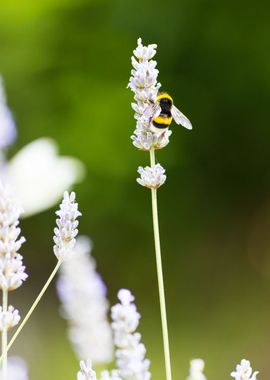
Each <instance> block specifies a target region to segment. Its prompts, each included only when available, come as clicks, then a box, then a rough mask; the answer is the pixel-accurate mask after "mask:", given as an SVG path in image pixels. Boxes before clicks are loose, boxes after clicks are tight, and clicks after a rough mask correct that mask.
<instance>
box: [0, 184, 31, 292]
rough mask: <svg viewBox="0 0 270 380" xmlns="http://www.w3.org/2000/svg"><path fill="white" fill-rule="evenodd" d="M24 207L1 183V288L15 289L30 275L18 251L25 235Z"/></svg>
mask: <svg viewBox="0 0 270 380" xmlns="http://www.w3.org/2000/svg"><path fill="white" fill-rule="evenodd" d="M22 211H23V210H22V208H21V207H20V206H19V205H18V204H17V203H16V201H14V200H13V199H12V198H11V196H10V192H9V190H8V189H7V188H6V187H4V186H3V185H2V184H1V183H0V289H2V290H3V289H4V290H5V289H6V290H9V291H10V290H14V289H16V288H18V287H19V286H21V284H22V282H23V281H25V280H26V278H27V277H28V276H27V274H26V273H25V267H24V265H23V263H22V256H21V255H20V254H19V253H18V251H19V250H20V248H21V246H22V244H23V243H24V242H25V238H24V237H20V238H19V235H20V232H21V230H20V228H19V227H18V224H19V217H20V215H21V213H22Z"/></svg>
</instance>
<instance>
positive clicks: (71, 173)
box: [4, 138, 84, 216]
mask: <svg viewBox="0 0 270 380" xmlns="http://www.w3.org/2000/svg"><path fill="white" fill-rule="evenodd" d="M57 151H58V148H57V144H56V143H55V141H54V140H52V139H50V138H40V139H37V140H35V141H33V142H31V143H30V144H27V145H26V146H24V147H23V148H22V149H21V150H20V151H19V152H18V153H17V154H16V155H15V156H14V157H13V158H12V159H11V160H10V161H9V162H8V163H7V164H6V168H5V172H4V180H5V182H7V183H9V184H10V186H11V187H12V188H13V189H14V192H15V195H16V198H17V199H18V200H19V201H20V203H21V204H22V206H23V208H24V211H25V212H24V216H29V215H32V214H36V213H38V212H41V211H43V210H46V209H48V208H50V207H52V206H53V205H54V204H56V203H57V202H59V200H60V199H61V196H62V194H63V192H64V190H66V189H69V188H70V187H71V186H72V185H73V184H74V183H76V182H78V181H80V180H81V179H82V177H83V175H84V166H83V164H82V163H81V162H80V161H79V160H77V159H75V158H72V157H65V156H59V155H58V152H57Z"/></svg>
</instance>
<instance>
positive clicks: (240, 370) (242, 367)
mask: <svg viewBox="0 0 270 380" xmlns="http://www.w3.org/2000/svg"><path fill="white" fill-rule="evenodd" d="M258 373H259V372H258V371H256V372H254V373H253V375H252V368H251V366H250V361H249V360H246V359H243V360H241V363H240V364H237V366H236V370H235V371H234V372H232V373H231V376H232V377H234V378H235V380H257V374H258Z"/></svg>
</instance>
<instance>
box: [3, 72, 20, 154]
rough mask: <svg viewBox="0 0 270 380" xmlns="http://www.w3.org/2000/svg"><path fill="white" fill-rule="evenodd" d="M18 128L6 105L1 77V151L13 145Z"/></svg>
mask: <svg viewBox="0 0 270 380" xmlns="http://www.w3.org/2000/svg"><path fill="white" fill-rule="evenodd" d="M16 134H17V133H16V126H15V123H14V120H13V117H12V114H11V112H10V110H9V108H8V106H7V104H6V95H5V90H4V84H3V79H2V78H1V76H0V149H5V148H7V147H8V146H9V145H11V144H12V143H13V142H14V140H15V138H16Z"/></svg>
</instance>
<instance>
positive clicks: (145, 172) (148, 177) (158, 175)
mask: <svg viewBox="0 0 270 380" xmlns="http://www.w3.org/2000/svg"><path fill="white" fill-rule="evenodd" d="M138 173H139V174H140V177H139V178H137V182H138V183H139V184H140V185H142V186H145V187H148V188H149V189H158V188H159V187H160V186H162V185H163V184H164V182H165V181H166V175H165V174H164V173H165V169H164V168H163V167H162V166H161V165H160V164H156V165H155V168H154V169H152V168H150V167H149V166H146V167H145V168H143V167H141V166H139V168H138Z"/></svg>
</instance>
